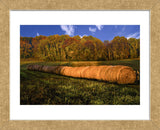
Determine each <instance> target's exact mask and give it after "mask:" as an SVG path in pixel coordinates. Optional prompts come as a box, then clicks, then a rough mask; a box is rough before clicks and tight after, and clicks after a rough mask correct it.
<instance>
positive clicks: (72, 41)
mask: <svg viewBox="0 0 160 130" xmlns="http://www.w3.org/2000/svg"><path fill="white" fill-rule="evenodd" d="M139 56H140V39H135V38H130V39H127V38H125V37H119V36H116V37H114V39H113V40H111V41H108V40H106V41H104V42H102V41H101V40H100V39H98V38H96V37H93V36H83V37H82V38H81V37H80V36H78V35H77V36H74V37H70V36H69V35H51V36H42V35H40V36H36V37H34V38H32V37H20V57H21V58H24V59H26V58H36V59H41V60H45V61H70V60H72V61H93V60H96V61H97V60H99V61H103V60H119V59H127V58H137V57H139Z"/></svg>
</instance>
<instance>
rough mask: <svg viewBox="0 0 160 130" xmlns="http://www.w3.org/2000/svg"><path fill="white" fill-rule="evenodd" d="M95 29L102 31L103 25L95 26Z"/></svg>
mask: <svg viewBox="0 0 160 130" xmlns="http://www.w3.org/2000/svg"><path fill="white" fill-rule="evenodd" d="M96 27H97V28H98V30H102V29H103V27H104V26H103V25H96Z"/></svg>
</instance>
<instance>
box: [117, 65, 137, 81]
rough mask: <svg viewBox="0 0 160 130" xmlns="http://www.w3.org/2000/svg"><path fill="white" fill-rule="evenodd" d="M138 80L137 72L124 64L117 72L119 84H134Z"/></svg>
mask: <svg viewBox="0 0 160 130" xmlns="http://www.w3.org/2000/svg"><path fill="white" fill-rule="evenodd" d="M135 81H136V73H135V72H134V70H133V69H132V68H131V67H128V66H122V68H121V69H119V72H118V74H117V83H118V84H133V83H134V82H135Z"/></svg>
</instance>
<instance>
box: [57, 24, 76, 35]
mask: <svg viewBox="0 0 160 130" xmlns="http://www.w3.org/2000/svg"><path fill="white" fill-rule="evenodd" d="M60 27H61V29H62V30H63V31H65V32H66V33H65V34H68V35H70V36H73V35H74V31H75V28H74V26H73V25H60Z"/></svg>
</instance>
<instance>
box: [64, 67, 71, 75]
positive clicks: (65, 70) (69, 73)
mask: <svg viewBox="0 0 160 130" xmlns="http://www.w3.org/2000/svg"><path fill="white" fill-rule="evenodd" d="M71 69H72V68H71V67H65V68H63V71H62V74H63V75H65V76H71Z"/></svg>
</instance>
